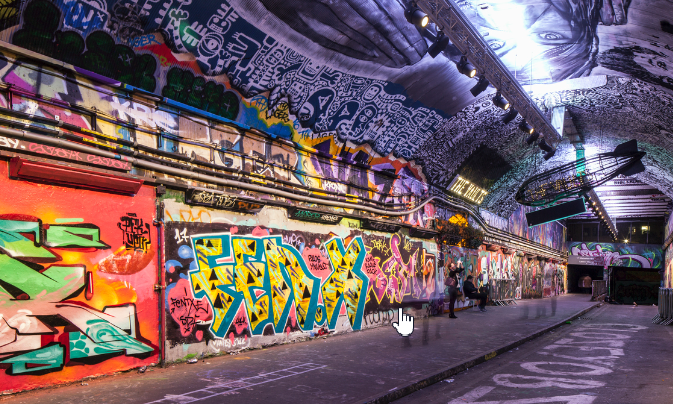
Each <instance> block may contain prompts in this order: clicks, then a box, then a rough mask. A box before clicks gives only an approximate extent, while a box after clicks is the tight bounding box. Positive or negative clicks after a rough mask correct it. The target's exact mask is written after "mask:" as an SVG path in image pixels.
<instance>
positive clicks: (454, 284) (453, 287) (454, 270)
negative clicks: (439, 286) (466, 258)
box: [444, 261, 488, 318]
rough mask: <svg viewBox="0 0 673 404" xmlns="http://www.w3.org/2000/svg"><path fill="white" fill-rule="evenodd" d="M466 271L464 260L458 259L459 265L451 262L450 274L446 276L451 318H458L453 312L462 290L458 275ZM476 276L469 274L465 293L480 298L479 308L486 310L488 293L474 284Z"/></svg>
mask: <svg viewBox="0 0 673 404" xmlns="http://www.w3.org/2000/svg"><path fill="white" fill-rule="evenodd" d="M463 271H465V268H464V267H463V263H462V261H458V266H457V267H456V264H453V263H452V264H451V266H450V267H449V274H448V276H447V277H446V279H445V281H444V284H445V285H446V286H447V288H448V294H449V318H457V317H456V315H455V314H454V312H453V309H454V307H455V305H456V299H457V298H458V293H459V292H460V290H459V288H458V275H459V274H461V273H462V272H463ZM473 279H474V277H473V276H472V275H468V277H467V278H466V279H465V282H464V283H463V293H464V294H465V297H467V298H470V299H473V300H476V299H479V310H480V311H482V312H486V302H487V300H488V293H486V292H485V291H480V290H479V289H477V287H476V286H474V283H473Z"/></svg>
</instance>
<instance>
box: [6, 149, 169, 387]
mask: <svg viewBox="0 0 673 404" xmlns="http://www.w3.org/2000/svg"><path fill="white" fill-rule="evenodd" d="M0 189H2V192H0V368H2V371H3V372H2V373H1V374H0V385H2V388H1V390H3V391H5V390H8V391H11V390H24V389H27V388H35V387H44V386H49V385H53V384H58V383H64V382H70V381H75V380H78V379H81V378H83V377H86V376H91V375H99V374H109V373H113V372H118V371H121V370H126V369H130V368H133V367H138V366H142V365H148V364H152V363H156V362H157V361H158V346H159V337H158V329H159V324H158V321H157V316H158V310H157V307H158V305H157V297H156V294H155V292H154V291H153V285H154V284H155V282H156V279H157V266H156V262H157V247H156V236H157V234H156V229H155V228H154V227H153V226H152V220H153V218H154V193H153V188H151V187H143V188H142V189H141V190H140V191H139V192H138V194H137V195H135V196H133V197H131V196H123V195H114V194H104V193H100V192H95V191H87V190H77V189H71V188H64V187H59V186H53V185H44V184H37V183H32V182H24V181H14V180H10V179H9V178H8V172H7V164H6V163H5V162H3V164H0Z"/></svg>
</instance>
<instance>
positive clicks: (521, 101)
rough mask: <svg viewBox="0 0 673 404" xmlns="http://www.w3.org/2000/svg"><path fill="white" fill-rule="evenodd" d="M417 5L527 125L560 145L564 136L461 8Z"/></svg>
mask: <svg viewBox="0 0 673 404" xmlns="http://www.w3.org/2000/svg"><path fill="white" fill-rule="evenodd" d="M416 3H417V5H418V7H419V8H420V9H421V10H423V12H425V13H426V14H427V15H428V17H429V18H430V20H431V21H432V22H434V23H435V25H437V27H438V28H439V29H441V30H442V32H444V34H445V35H446V36H448V37H449V39H450V40H451V43H453V44H454V45H455V46H456V48H458V50H460V51H461V52H462V53H463V55H465V56H466V57H467V59H468V60H469V61H470V63H472V64H473V65H474V67H476V68H477V71H478V72H479V73H480V74H483V75H484V76H485V77H486V79H487V80H488V81H489V82H490V83H491V84H492V85H493V86H494V87H495V88H497V89H498V91H500V94H502V96H503V97H505V98H506V99H507V101H509V103H510V104H511V106H512V107H514V108H515V109H516V110H517V111H518V112H519V114H520V115H521V116H522V117H523V118H524V119H525V120H526V122H528V123H529V124H530V125H531V126H533V127H534V128H535V130H536V131H537V132H538V133H540V136H541V137H544V139H545V140H546V142H547V143H549V144H553V145H554V147H557V146H558V144H559V143H560V142H561V136H560V135H559V134H558V133H557V132H556V130H555V129H554V127H553V126H552V125H551V123H550V122H549V120H548V119H547V117H546V116H545V115H544V114H543V113H542V111H540V109H539V108H538V107H537V104H535V102H534V101H533V100H532V99H531V98H530V96H529V95H528V93H527V92H526V91H525V90H524V89H523V87H521V85H520V84H519V82H518V81H517V80H516V79H515V78H514V77H513V76H512V74H511V73H510V71H509V69H507V68H506V67H505V65H504V64H502V62H501V61H500V58H499V57H498V55H496V54H495V52H493V50H492V49H491V47H490V46H488V44H487V43H486V41H484V38H482V36H481V34H479V32H478V31H477V30H476V29H475V28H474V26H473V25H472V24H471V23H470V21H469V20H468V19H467V17H465V15H464V14H463V12H462V11H461V10H460V7H458V6H456V4H455V3H454V1H453V0H417V1H416Z"/></svg>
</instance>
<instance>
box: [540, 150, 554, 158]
mask: <svg viewBox="0 0 673 404" xmlns="http://www.w3.org/2000/svg"><path fill="white" fill-rule="evenodd" d="M555 154H556V149H552V150H551V151H550V152H547V153H545V155H544V156H542V158H543V159H545V160H549V159H550V158H552V157H554V155H555Z"/></svg>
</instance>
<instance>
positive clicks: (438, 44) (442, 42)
mask: <svg viewBox="0 0 673 404" xmlns="http://www.w3.org/2000/svg"><path fill="white" fill-rule="evenodd" d="M447 46H449V37H448V36H446V35H444V33H443V32H442V31H439V33H438V34H437V39H435V42H434V43H433V44H432V45H430V47H429V48H428V55H430V56H431V57H432V58H433V59H434V58H436V57H437V55H439V54H440V53H442V52H443V51H444V49H446V47H447Z"/></svg>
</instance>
